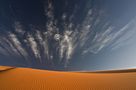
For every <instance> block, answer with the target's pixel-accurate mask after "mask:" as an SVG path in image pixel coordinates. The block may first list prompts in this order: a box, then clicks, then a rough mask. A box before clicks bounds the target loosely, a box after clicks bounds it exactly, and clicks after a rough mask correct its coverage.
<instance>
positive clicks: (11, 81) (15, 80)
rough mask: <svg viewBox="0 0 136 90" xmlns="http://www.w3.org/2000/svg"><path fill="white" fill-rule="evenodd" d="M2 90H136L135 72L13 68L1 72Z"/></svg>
mask: <svg viewBox="0 0 136 90" xmlns="http://www.w3.org/2000/svg"><path fill="white" fill-rule="evenodd" d="M1 69H2V67H0V70H1ZM0 90H136V72H130V73H128V72H127V73H79V72H57V71H47V70H38V69H30V68H13V69H10V70H7V71H3V72H0Z"/></svg>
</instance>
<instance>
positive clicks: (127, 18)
mask: <svg viewBox="0 0 136 90" xmlns="http://www.w3.org/2000/svg"><path fill="white" fill-rule="evenodd" d="M135 28H136V0H1V1H0V65H11V66H21V67H33V68H41V69H53V70H54V69H55V70H61V69H62V70H105V69H122V68H136V57H135V56H136V49H135V48H136V43H135V42H136V36H135V34H136V30H135Z"/></svg>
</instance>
